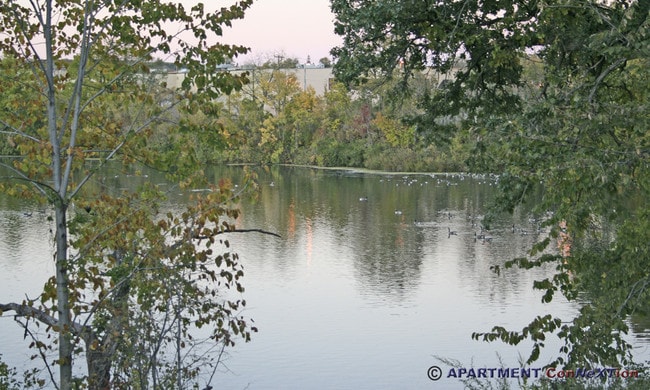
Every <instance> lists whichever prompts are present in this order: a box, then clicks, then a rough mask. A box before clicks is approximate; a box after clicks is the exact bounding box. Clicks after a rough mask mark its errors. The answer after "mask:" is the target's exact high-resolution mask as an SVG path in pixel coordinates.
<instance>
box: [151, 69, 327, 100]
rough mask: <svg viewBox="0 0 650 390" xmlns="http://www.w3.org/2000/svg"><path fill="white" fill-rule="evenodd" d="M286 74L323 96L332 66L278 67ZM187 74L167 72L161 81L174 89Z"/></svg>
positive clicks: (244, 70) (240, 71) (256, 70)
mask: <svg viewBox="0 0 650 390" xmlns="http://www.w3.org/2000/svg"><path fill="white" fill-rule="evenodd" d="M280 70H281V71H282V72H284V73H287V74H293V75H295V76H296V79H297V80H298V81H299V82H300V84H301V85H302V88H303V90H306V89H307V88H308V87H312V88H313V89H314V90H315V91H316V95H318V96H323V95H324V94H325V92H326V91H328V90H329V86H330V83H331V82H332V79H333V77H334V76H333V74H332V68H325V67H323V65H322V64H307V65H301V66H300V67H299V68H294V69H280ZM218 71H221V72H232V73H243V72H249V73H253V72H272V71H273V69H244V68H227V69H221V70H218ZM186 75H187V71H186V70H180V71H173V72H167V73H166V75H165V76H164V77H162V81H163V82H164V83H165V85H167V88H170V89H176V88H180V86H181V85H182V83H183V80H184V79H185V76H186Z"/></svg>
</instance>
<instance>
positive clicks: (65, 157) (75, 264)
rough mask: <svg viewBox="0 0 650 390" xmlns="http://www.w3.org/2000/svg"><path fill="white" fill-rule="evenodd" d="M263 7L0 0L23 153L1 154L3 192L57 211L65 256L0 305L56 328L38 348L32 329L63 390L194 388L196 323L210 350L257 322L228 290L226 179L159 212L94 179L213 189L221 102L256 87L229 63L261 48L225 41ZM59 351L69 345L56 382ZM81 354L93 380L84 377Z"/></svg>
mask: <svg viewBox="0 0 650 390" xmlns="http://www.w3.org/2000/svg"><path fill="white" fill-rule="evenodd" d="M251 4H252V1H250V0H244V1H238V2H235V3H233V4H232V5H231V6H228V7H221V8H219V9H217V10H212V11H211V10H208V9H207V8H206V6H204V5H203V4H201V3H197V4H195V5H193V6H191V7H190V8H189V9H186V8H185V6H184V5H182V4H180V3H177V2H164V1H158V0H147V1H128V2H123V1H101V2H91V1H54V0H46V1H39V2H4V3H3V4H2V5H0V29H1V30H2V31H3V39H2V40H1V41H0V55H1V56H2V60H1V61H2V62H1V64H0V65H1V66H2V69H3V79H2V81H0V88H1V89H2V92H3V96H2V98H1V99H0V123H1V126H2V130H1V131H2V132H1V133H0V134H2V136H3V138H2V142H1V143H0V147H1V148H2V150H3V151H6V152H7V153H11V154H15V155H16V156H17V157H18V158H13V159H11V160H2V161H0V164H2V165H3V166H5V167H6V168H8V170H9V171H10V173H11V174H10V177H8V178H3V182H2V183H0V187H1V189H3V190H5V191H6V192H8V193H9V194H12V195H16V196H23V197H32V198H36V199H38V200H40V201H42V202H43V203H47V204H49V205H50V206H51V207H52V209H53V210H54V217H53V230H54V231H55V234H54V236H55V248H56V253H55V254H54V260H55V264H56V272H55V275H54V276H53V277H52V278H51V279H50V280H49V281H48V282H47V283H46V285H45V286H44V290H43V293H42V295H41V296H40V297H38V298H36V299H26V300H25V301H23V302H21V303H2V304H0V309H1V310H2V311H14V312H15V313H16V314H17V316H18V317H27V318H28V319H34V320H35V321H33V322H32V323H33V324H39V323H40V324H44V325H45V326H46V330H47V336H46V339H44V340H40V339H38V338H37V337H36V335H35V334H33V333H30V332H29V327H30V326H32V325H31V324H30V322H29V321H25V322H20V321H19V323H20V324H21V326H24V327H25V330H26V334H30V335H32V337H33V338H34V343H33V344H32V345H33V347H34V348H36V349H37V350H39V352H40V353H41V356H43V358H44V363H45V367H46V368H47V370H48V372H49V374H50V379H51V380H52V381H54V382H56V381H59V384H58V388H61V389H70V388H71V387H72V386H73V384H75V383H77V384H79V383H83V385H84V386H88V387H89V388H108V387H111V386H112V387H128V386H130V385H131V384H132V383H134V382H138V383H139V386H141V387H142V388H147V387H150V386H152V387H161V386H162V387H166V388H169V387H171V386H172V385H173V386H175V387H177V388H182V387H186V385H188V384H189V383H190V382H189V381H193V380H195V379H196V373H197V370H198V368H197V367H198V365H199V363H198V361H193V362H187V361H183V360H182V359H181V358H180V357H181V350H183V349H186V348H187V349H189V350H192V348H191V346H194V345H195V341H192V340H196V339H195V337H194V336H193V335H192V332H193V331H194V329H197V328H200V327H210V328H211V332H210V334H209V339H211V340H212V343H213V346H216V345H232V344H233V343H234V342H235V339H236V338H238V337H241V338H243V339H244V340H248V339H249V338H250V332H251V331H252V329H253V328H251V327H250V325H249V324H248V323H247V322H246V321H245V320H244V319H243V318H241V317H238V316H237V315H238V311H239V310H240V309H241V308H242V307H243V305H244V304H245V302H244V301H243V300H241V299H239V298H237V297H236V296H234V295H227V294H223V289H226V290H228V289H232V290H234V291H235V292H242V291H243V287H242V285H241V282H240V278H241V276H242V271H241V267H240V265H239V264H238V262H237V257H236V255H234V254H232V253H231V252H230V251H229V249H228V244H227V242H226V241H221V242H220V241H218V240H217V239H216V238H215V236H216V235H217V234H220V233H222V232H223V231H225V230H228V229H231V228H232V225H230V219H231V218H233V217H234V216H235V215H236V213H237V212H236V210H235V209H234V206H233V203H232V202H233V201H234V200H235V199H234V198H232V197H231V196H232V195H231V192H230V188H229V186H228V185H227V182H224V185H223V186H222V187H221V188H218V189H217V188H215V191H214V193H213V194H210V195H208V196H206V197H204V198H200V199H194V200H193V202H192V203H190V205H189V206H188V208H187V210H185V211H183V212H179V215H171V214H168V215H166V217H162V216H159V215H158V213H159V211H160V210H159V205H160V204H161V202H162V200H163V199H164V196H163V195H164V194H162V193H161V192H159V191H158V190H157V189H156V188H153V187H144V188H142V189H141V191H138V192H136V193H124V194H114V195H109V194H107V193H106V191H105V188H103V186H102V184H103V183H102V179H101V178H99V177H97V176H96V173H97V172H99V171H100V170H102V169H105V167H106V166H107V164H109V162H110V163H118V164H120V165H121V167H122V169H124V170H129V169H131V167H133V166H142V165H146V166H149V167H154V168H158V169H160V170H163V171H165V172H167V173H168V176H169V177H170V178H172V179H175V180H177V181H178V185H179V186H180V187H181V188H187V187H188V186H190V185H192V184H196V183H198V182H200V181H201V180H204V179H203V178H202V171H201V169H200V167H199V166H198V165H197V164H198V159H197V152H198V151H197V148H196V146H197V145H198V144H200V143H202V142H204V141H205V140H211V141H214V145H217V146H223V145H224V144H226V141H225V139H226V138H227V137H225V136H224V135H223V134H222V133H220V132H219V130H220V129H221V128H220V127H219V126H214V125H215V124H216V123H217V122H216V121H215V120H214V119H213V116H214V115H215V114H216V113H217V110H216V107H217V106H216V105H215V104H214V99H215V98H217V97H219V96H221V95H223V94H224V93H229V92H231V91H234V90H238V89H240V88H241V87H242V85H243V84H244V83H246V82H247V78H246V75H245V74H244V75H233V74H230V73H228V72H217V71H216V69H217V65H219V64H222V63H224V62H226V60H227V59H230V58H232V57H235V56H236V55H238V54H242V53H245V52H246V51H247V50H248V49H246V48H244V47H241V46H235V45H223V44H220V43H214V42H215V40H216V39H217V38H218V37H219V36H221V34H222V28H223V26H229V25H230V24H231V22H232V20H235V19H238V18H241V17H243V15H244V11H245V10H246V9H247V8H248V7H249V6H250V5H251ZM154 56H158V57H159V58H160V57H164V58H167V59H171V61H172V62H173V63H174V65H175V66H176V68H183V69H185V71H186V77H185V79H184V81H183V84H182V86H181V87H180V88H167V87H166V82H165V80H163V79H162V78H163V77H164V76H162V75H161V74H159V73H155V72H152V71H151V69H150V68H149V65H150V64H151V61H152V60H153V58H154ZM136 169H137V168H136ZM215 247H217V248H219V249H218V250H222V251H223V253H216V252H215ZM18 317H17V318H18ZM161 321H162V322H161ZM37 326H38V325H37ZM53 335H58V339H57V340H54V339H52V338H51V337H52V336H53ZM123 337H124V338H123ZM50 350H58V354H59V357H58V359H56V360H55V361H54V364H57V365H59V376H58V379H57V378H56V377H55V375H54V373H53V372H52V371H51V370H50V364H51V361H48V360H47V354H46V352H47V351H50ZM170 352H172V355H169V353H170ZM80 353H83V354H85V357H86V362H87V374H88V375H87V377H85V378H76V379H74V378H73V377H72V364H73V362H74V361H75V360H76V358H77V356H79V354H80ZM174 353H175V354H176V358H175V359H172V360H169V361H165V359H166V358H167V357H168V356H173V355H174ZM217 355H218V354H217ZM193 383H195V382H193Z"/></svg>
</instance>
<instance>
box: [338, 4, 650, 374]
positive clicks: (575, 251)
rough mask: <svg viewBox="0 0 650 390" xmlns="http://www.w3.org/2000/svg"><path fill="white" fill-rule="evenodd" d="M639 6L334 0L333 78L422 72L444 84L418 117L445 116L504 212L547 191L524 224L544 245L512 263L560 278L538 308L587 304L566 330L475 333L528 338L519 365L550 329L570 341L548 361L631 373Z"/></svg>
mask: <svg viewBox="0 0 650 390" xmlns="http://www.w3.org/2000/svg"><path fill="white" fill-rule="evenodd" d="M649 9H650V3H649V2H647V1H614V2H609V1H598V0H590V1H573V0H566V1H560V2H552V3H548V2H538V1H511V0H506V1H487V2H466V1H458V2H438V3H435V4H432V3H429V2H415V1H408V2H403V1H399V2H398V1H389V0H383V1H376V2H371V3H370V2H349V1H339V0H333V1H332V10H333V11H334V13H335V15H336V27H335V29H336V32H337V33H338V34H340V35H343V37H344V45H343V46H342V47H338V48H335V49H334V50H333V51H332V54H333V55H334V56H335V57H336V58H337V61H336V65H335V73H336V75H337V77H338V78H339V79H340V80H342V81H344V82H346V83H347V84H349V85H353V84H355V83H359V82H363V81H364V80H368V79H371V78H373V77H383V78H397V79H398V80H400V83H399V84H400V88H401V89H402V90H404V89H406V90H409V85H410V84H409V80H410V79H412V77H413V75H415V74H417V73H419V72H432V71H433V72H435V74H436V75H438V76H445V78H446V81H445V82H443V83H441V84H440V85H438V86H437V87H436V88H432V89H431V90H430V91H429V92H428V93H426V94H424V95H422V96H423V97H424V98H423V99H422V100H421V107H422V109H424V110H425V117H426V120H427V122H429V123H431V124H433V125H434V131H435V123H436V121H437V120H440V123H443V122H444V119H445V118H447V119H449V118H452V119H453V120H454V122H456V123H457V124H458V126H459V128H460V129H461V130H459V131H462V132H465V134H466V139H471V140H473V141H472V146H473V148H474V152H473V153H472V158H471V160H470V163H471V165H472V167H473V169H476V170H481V171H491V172H495V173H498V174H500V180H499V186H500V192H501V197H500V199H499V202H498V206H499V207H500V208H501V209H503V210H508V211H512V210H513V209H514V208H515V207H517V206H518V205H520V204H521V203H522V202H525V201H526V200H527V198H528V196H529V195H530V194H532V192H533V191H532V190H533V189H534V188H535V187H536V186H537V185H538V184H539V183H540V182H541V183H542V184H543V186H544V196H543V199H542V201H541V202H540V203H539V204H538V205H537V206H536V207H535V215H534V217H535V218H540V223H541V224H542V226H541V228H544V227H545V228H548V229H550V234H549V237H548V238H547V239H545V240H544V241H543V242H540V243H538V244H537V245H535V247H534V248H531V251H530V253H529V256H528V257H526V258H522V259H515V260H513V261H512V262H507V263H506V266H507V267H508V266H513V265H518V266H520V267H524V268H529V267H533V266H538V265H542V264H548V263H551V264H554V265H555V267H556V273H555V275H553V276H552V277H550V278H548V279H545V280H541V281H537V282H536V283H535V285H534V287H535V288H537V289H541V290H543V291H545V295H544V300H545V301H550V300H551V299H552V298H553V295H554V294H555V293H556V292H560V293H562V294H564V295H565V296H566V297H567V298H568V299H570V300H575V299H577V296H578V294H579V293H586V294H587V297H588V302H586V303H584V304H583V306H582V309H581V311H580V313H579V314H578V316H577V317H576V318H574V319H573V320H572V321H570V322H568V323H567V322H564V321H562V320H561V319H559V318H552V317H551V316H544V317H542V316H540V317H538V318H536V319H534V320H533V321H532V322H531V323H530V324H529V325H528V326H526V327H525V328H523V329H522V330H520V331H515V332H511V331H509V330H507V329H504V328H503V327H498V326H497V327H495V328H494V329H492V331H490V332H486V333H476V334H475V335H474V337H475V338H477V339H483V340H488V341H492V340H502V341H504V342H507V343H511V344H517V343H519V342H520V341H522V340H524V339H530V340H532V341H533V350H532V352H531V355H530V358H529V360H528V361H529V362H532V361H534V360H536V358H537V357H538V356H539V351H540V349H541V348H542V347H543V346H544V340H545V335H546V334H547V333H555V334H557V335H558V336H560V337H561V338H562V339H563V340H564V345H563V346H562V348H561V350H560V351H558V359H557V360H556V362H555V364H563V365H566V366H574V367H575V366H586V365H596V366H597V365H604V366H607V365H618V364H621V363H623V364H624V363H627V362H629V361H630V355H629V351H630V349H629V345H628V343H627V342H625V340H624V338H623V337H624V334H625V333H626V332H627V331H628V326H627V323H626V319H627V317H628V316H629V315H631V314H635V313H636V314H638V313H647V312H648V304H649V303H650V302H649V301H648V293H649V291H648V289H647V286H648V285H650V282H649V279H648V278H649V276H648V273H647V271H646V269H647V266H648V264H650V253H649V252H648V249H647V242H648V241H649V239H650V236H649V234H650V233H648V232H649V230H648V227H649V226H648V225H649V223H650V222H649V219H648V216H649V214H650V208H649V206H648V199H650V194H649V192H650V186H649V183H650V175H649V169H648V168H649V166H648V165H649V163H648V161H650V159H649V158H648V157H649V156H650V144H649V139H648V134H649V133H648V125H649V119H650V116H649V115H648V112H649V110H648V108H649V104H648V92H647V91H648V86H649V85H648V80H650V77H649V76H650V75H649V74H648V73H649V69H650V67H648V65H650V35H649V34H648V31H649V29H648V27H649V23H650V22H649ZM440 131H441V133H440V134H444V131H445V130H444V129H440ZM488 222H489V221H488ZM568 238H570V239H571V242H570V243H569V242H568V241H566V240H567V239H568ZM562 240H565V241H564V242H562ZM558 241H560V245H561V246H562V250H560V251H558V250H555V248H554V246H555V244H556V242H558ZM569 249H570V250H569ZM495 269H496V270H500V268H498V267H496V268H495Z"/></svg>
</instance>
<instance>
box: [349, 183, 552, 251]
mask: <svg viewBox="0 0 650 390" xmlns="http://www.w3.org/2000/svg"><path fill="white" fill-rule="evenodd" d="M449 175H450V174H445V177H446V178H448V177H449ZM432 177H434V176H432ZM451 177H452V178H460V180H464V175H463V174H452V176H451ZM404 180H405V182H406V184H407V185H409V186H410V185H412V184H414V183H416V182H417V181H418V180H417V179H409V178H408V176H405V177H404ZM497 180H498V179H497ZM380 181H384V180H383V179H382V180H380ZM486 182H487V183H489V185H492V184H493V182H490V181H489V180H487V181H485V182H483V183H486ZM424 183H425V184H427V183H428V182H424ZM483 183H481V182H479V184H483ZM437 184H438V185H446V186H453V185H458V183H457V182H453V181H450V180H448V179H440V178H438V179H437ZM398 185H399V184H398ZM421 185H422V184H421ZM359 201H360V202H367V201H368V197H366V196H363V197H360V198H359ZM438 213H439V214H441V215H443V216H445V217H447V219H448V220H451V219H452V218H453V214H452V213H451V212H450V211H445V210H440V211H439V212H438ZM402 214H403V213H402V210H395V215H402ZM480 219H481V217H480V216H472V215H469V216H467V220H468V221H471V222H472V228H474V229H475V228H479V229H480V230H479V231H478V232H476V230H474V231H473V235H474V241H477V242H478V241H480V242H481V243H483V244H486V243H490V242H492V240H493V239H494V236H493V235H491V234H490V230H489V229H487V228H485V227H484V226H483V225H481V224H479V223H477V220H480ZM528 222H530V223H531V224H532V225H535V228H534V229H524V228H522V227H517V226H516V225H515V224H513V225H512V228H511V231H512V233H513V234H517V233H518V234H520V235H522V236H526V235H529V234H543V233H546V230H545V229H543V228H542V220H540V219H537V218H529V220H528ZM441 224H442V223H441V222H435V221H418V220H417V219H416V220H414V221H413V225H414V226H416V227H418V228H434V227H440V225H441ZM461 234H464V233H459V232H458V231H457V230H452V229H451V227H449V226H447V238H451V236H458V235H461ZM469 234H470V235H471V234H472V232H470V233H469Z"/></svg>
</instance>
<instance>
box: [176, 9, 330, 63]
mask: <svg viewBox="0 0 650 390" xmlns="http://www.w3.org/2000/svg"><path fill="white" fill-rule="evenodd" d="M185 1H187V2H188V3H189V2H191V1H190V0H185ZM210 3H211V2H210V1H206V2H205V4H206V5H207V4H210ZM217 3H219V4H220V6H223V5H226V4H232V0H219V1H217ZM223 41H224V42H225V43H236V44H241V45H244V46H248V47H250V48H251V49H252V53H251V54H249V55H247V56H245V57H240V58H239V59H237V60H236V62H238V63H240V64H243V63H245V62H248V61H255V62H258V61H259V60H261V61H259V62H263V61H264V60H266V59H267V57H272V55H273V54H275V53H284V54H285V55H286V56H288V57H295V58H298V60H299V61H300V62H301V63H303V62H306V60H307V56H308V55H309V56H310V57H311V60H312V62H318V60H319V59H321V58H323V57H330V55H329V51H330V49H331V48H332V47H334V46H337V45H339V44H340V43H341V38H340V37H338V36H337V35H336V34H334V15H333V14H332V12H331V11H330V8H329V0H255V2H254V3H253V5H252V6H251V8H249V10H248V11H247V13H246V17H245V18H244V19H243V20H238V21H235V22H234V23H233V28H232V29H229V30H226V31H224V37H223Z"/></svg>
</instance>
